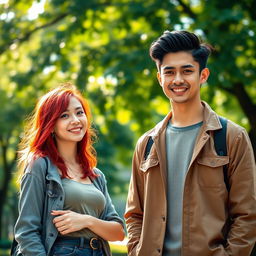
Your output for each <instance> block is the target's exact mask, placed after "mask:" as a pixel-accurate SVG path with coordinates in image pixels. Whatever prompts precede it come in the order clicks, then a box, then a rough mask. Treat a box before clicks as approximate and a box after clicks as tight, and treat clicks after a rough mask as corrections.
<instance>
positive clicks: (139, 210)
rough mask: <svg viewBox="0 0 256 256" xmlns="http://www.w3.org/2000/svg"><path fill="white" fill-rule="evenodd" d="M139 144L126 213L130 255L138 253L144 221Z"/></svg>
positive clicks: (136, 150)
mask: <svg viewBox="0 0 256 256" xmlns="http://www.w3.org/2000/svg"><path fill="white" fill-rule="evenodd" d="M138 144H139V143H138ZM138 144H137V146H136V149H135V153H134V156H133V166H132V175H131V180H130V186H129V192H128V197H127V203H126V212H125V215H124V217H125V221H126V227H127V233H128V244H127V246H128V255H130V256H132V255H136V250H137V246H138V243H139V240H140V236H141V230H142V221H143V202H144V198H143V195H144V182H143V178H142V176H141V174H142V173H141V171H140V169H139V167H140V162H141V155H142V154H141V153H140V152H139V147H138Z"/></svg>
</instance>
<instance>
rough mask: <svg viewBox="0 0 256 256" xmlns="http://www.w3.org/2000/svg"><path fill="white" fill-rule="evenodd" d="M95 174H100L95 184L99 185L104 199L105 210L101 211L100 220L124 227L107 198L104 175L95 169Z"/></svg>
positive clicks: (109, 199) (108, 197)
mask: <svg viewBox="0 0 256 256" xmlns="http://www.w3.org/2000/svg"><path fill="white" fill-rule="evenodd" d="M97 173H99V174H100V176H99V178H98V182H97V183H98V185H99V188H100V190H101V192H102V193H103V194H104V196H105V199H106V206H105V209H104V210H103V212H102V214H101V216H100V218H101V219H102V220H106V221H116V222H118V223H120V224H121V225H122V226H123V227H124V222H123V220H122V219H121V218H120V217H119V215H118V214H117V212H116V210H115V207H114V205H113V203H112V200H111V198H110V196H109V193H108V188H107V181H106V178H105V175H104V174H103V173H102V172H101V171H100V170H99V169H97Z"/></svg>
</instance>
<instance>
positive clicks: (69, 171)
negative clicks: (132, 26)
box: [15, 84, 124, 256]
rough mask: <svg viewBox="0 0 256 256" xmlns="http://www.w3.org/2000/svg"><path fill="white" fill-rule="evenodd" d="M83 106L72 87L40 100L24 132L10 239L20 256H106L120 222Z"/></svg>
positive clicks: (118, 237) (118, 232)
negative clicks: (15, 215) (15, 217)
mask: <svg viewBox="0 0 256 256" xmlns="http://www.w3.org/2000/svg"><path fill="white" fill-rule="evenodd" d="M93 137H94V132H93V130H92V128H91V115H90V110H89V106H88V103H87V102H86V100H85V99H84V98H83V97H82V95H81V94H80V92H79V91H78V90H77V89H76V88H75V87H74V86H73V85H71V84H65V85H63V86H61V87H59V88H56V89H54V90H52V91H50V92H49V93H47V94H46V95H44V96H43V97H42V98H41V99H40V101H39V102H38V104H37V106H36V109H35V112H34V114H33V116H32V118H31V120H30V122H29V125H28V127H27V128H26V130H25V135H24V137H23V140H22V142H21V151H20V152H21V156H20V160H19V166H20V169H21V170H25V171H22V177H21V192H20V201H19V217H18V220H17V223H16V225H15V239H16V240H17V242H18V244H19V250H20V252H21V253H22V255H31V256H32V255H33V256H34V255H37V256H43V255H47V256H48V255H56V256H57V255H62V256H65V255H74V256H76V255H79V256H80V255H85V256H87V255H94V256H101V255H111V253H110V249H109V246H108V242H107V241H116V240H123V239H124V229H123V222H122V220H121V219H120V217H119V216H118V215H117V213H116V211H115V209H114V206H113V205H112V203H111V199H110V197H109V194H108V191H107V187H106V180H105V177H104V175H103V173H102V172H101V171H100V170H98V169H97V168H95V166H96V156H95V151H94V149H93V147H92V143H93Z"/></svg>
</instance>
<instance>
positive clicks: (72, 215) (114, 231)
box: [51, 210, 125, 241]
mask: <svg viewBox="0 0 256 256" xmlns="http://www.w3.org/2000/svg"><path fill="white" fill-rule="evenodd" d="M51 214H52V215H54V216H57V217H55V218H54V219H53V223H54V225H55V227H56V228H57V230H58V231H59V232H60V234H61V235H67V234H69V233H72V232H75V231H78V230H81V229H83V228H88V229H90V230H91V231H92V232H94V233H95V234H97V235H98V236H100V237H102V238H103V239H105V240H107V241H117V240H119V241H122V240H123V239H124V235H125V234H124V229H123V226H122V225H121V224H120V223H118V222H115V221H105V220H100V219H98V218H95V217H93V216H90V215H86V214H80V213H76V212H72V211H70V210H66V211H52V212H51Z"/></svg>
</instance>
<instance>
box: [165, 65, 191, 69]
mask: <svg viewBox="0 0 256 256" xmlns="http://www.w3.org/2000/svg"><path fill="white" fill-rule="evenodd" d="M194 67H195V66H194V65H192V64H186V65H183V66H181V68H194ZM173 69H176V67H173V66H166V67H164V68H163V70H173Z"/></svg>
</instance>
